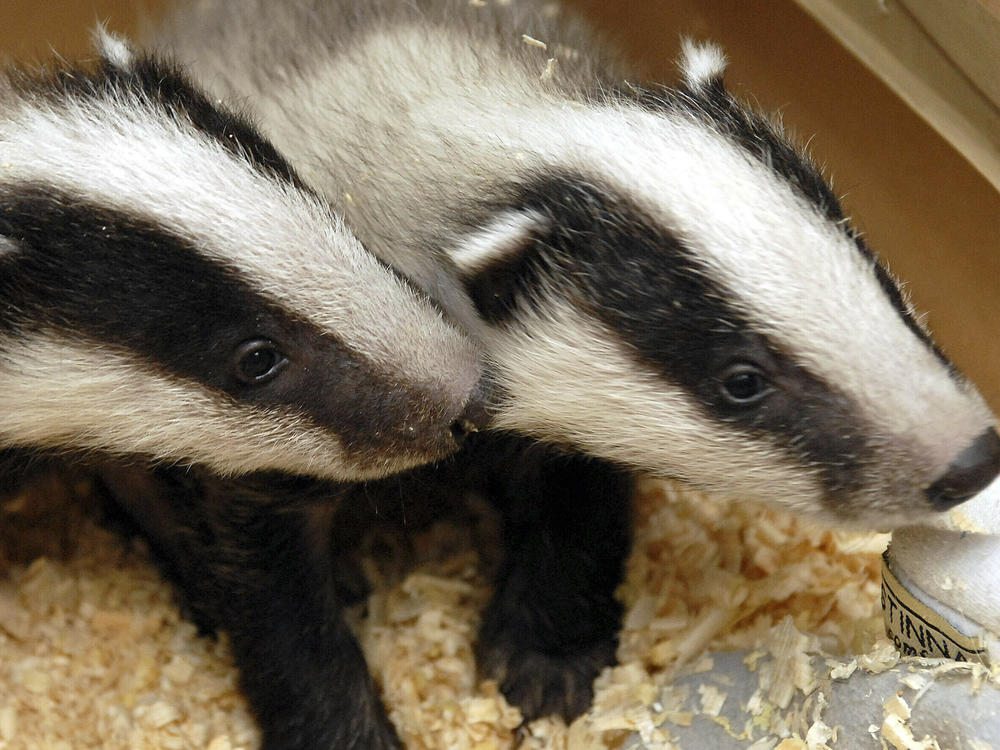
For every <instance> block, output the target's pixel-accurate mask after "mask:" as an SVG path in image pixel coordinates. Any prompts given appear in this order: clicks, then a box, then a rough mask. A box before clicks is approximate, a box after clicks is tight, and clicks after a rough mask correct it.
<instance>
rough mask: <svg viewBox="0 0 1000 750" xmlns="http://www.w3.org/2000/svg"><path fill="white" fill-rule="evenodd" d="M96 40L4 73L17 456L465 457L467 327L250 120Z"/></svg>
mask: <svg viewBox="0 0 1000 750" xmlns="http://www.w3.org/2000/svg"><path fill="white" fill-rule="evenodd" d="M97 36H98V46H99V49H100V54H101V61H100V63H99V64H98V65H97V66H95V67H94V68H93V69H84V68H60V69H57V70H55V71H54V72H49V73H46V74H41V75H37V74H28V73H24V72H18V71H12V72H8V73H6V74H4V75H3V76H2V78H0V302H2V308H0V310H2V311H0V415H2V418H0V448H9V447H12V446H27V447H31V448H41V449H52V448H55V449H59V450H70V451H84V452H87V451H93V450H97V451H101V452H108V453H113V454H141V455H143V456H146V457H150V458H153V459H156V460H162V461H168V462H185V463H187V462H196V463H201V464H204V465H206V466H208V467H210V468H211V469H212V470H213V471H216V472H219V473H222V474H232V473H238V472H246V471H256V470H265V469H266V470H283V471H294V472H300V473H308V474H314V475H319V476H324V477H331V478H337V479H356V478H362V477H372V476H381V475H383V474H386V473H388V472H390V471H393V470H399V469H401V468H405V467H408V466H412V465H414V464H417V463H421V462H423V461H427V460H432V459H435V458H439V457H440V456H443V455H445V454H447V453H449V452H451V451H452V450H454V449H455V448H456V441H455V437H454V435H453V432H454V431H455V429H456V427H455V423H456V420H459V427H458V429H461V424H462V422H461V420H463V419H464V418H465V410H466V408H467V406H468V404H469V403H470V394H471V393H472V390H473V388H474V386H475V383H476V381H477V380H478V374H479V365H478V362H477V355H476V352H475V350H474V348H473V346H472V345H471V344H470V343H469V342H468V340H467V338H466V337H465V336H464V335H462V334H460V333H459V332H458V330H457V329H456V328H455V327H454V326H453V325H451V324H449V323H447V322H445V320H444V319H443V317H442V315H441V313H440V311H439V310H438V308H437V307H436V306H433V305H432V304H431V303H430V302H429V301H428V300H427V298H426V296H425V295H424V294H423V293H422V292H419V291H417V290H416V288H415V287H413V286H411V285H410V284H409V283H407V282H406V281H405V280H404V279H402V278H401V277H400V276H399V275H398V274H396V273H395V272H393V271H391V270H390V269H388V268H387V267H386V266H385V265H384V264H383V263H382V262H381V261H379V260H377V259H376V258H375V257H374V256H373V255H371V254H370V253H368V252H367V251H366V250H365V249H364V248H363V247H362V246H361V244H360V243H359V242H358V240H357V238H356V237H355V236H354V235H352V234H351V233H350V232H349V231H348V230H347V228H346V227H345V226H344V223H343V221H342V219H341V218H340V216H339V215H337V214H336V213H334V212H333V211H332V210H331V208H330V207H329V205H328V203H327V202H326V201H325V200H324V199H321V198H320V197H318V196H317V194H316V193H315V192H313V191H312V190H311V189H310V188H308V187H306V185H305V184H304V183H303V182H302V180H301V179H300V178H299V176H298V174H297V173H296V172H295V171H294V170H293V169H292V168H291V167H290V166H289V164H288V162H286V161H285V160H284V158H283V157H282V156H281V155H280V154H279V153H278V152H277V151H276V150H275V148H274V147H273V146H272V145H271V144H270V143H269V142H268V141H266V140H264V138H262V137H261V136H260V135H259V133H258V132H257V131H256V130H255V129H254V127H252V126H251V125H250V124H249V123H248V121H246V120H245V119H244V118H243V117H241V116H237V115H234V114H232V113H231V112H229V111H227V110H226V109H223V108H221V107H218V106H216V105H215V104H213V103H211V102H210V101H209V100H208V98H207V97H206V96H205V95H204V94H202V93H201V92H200V91H199V90H198V89H197V88H195V87H194V86H192V85H191V84H190V83H189V82H188V81H187V79H186V78H185V77H184V76H183V75H182V74H181V73H180V72H179V70H178V69H177V68H176V67H175V66H174V65H172V64H169V63H167V62H164V61H161V60H158V59H155V58H153V57H145V56H138V55H136V54H134V53H133V51H132V50H131V49H130V47H129V46H128V45H127V44H126V43H125V42H124V41H122V40H121V39H119V38H116V37H114V36H112V35H109V34H107V33H104V32H99V33H98V35H97ZM473 401H474V400H473ZM474 406H475V404H473V407H474Z"/></svg>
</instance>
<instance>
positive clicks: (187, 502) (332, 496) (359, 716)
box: [108, 469, 401, 750]
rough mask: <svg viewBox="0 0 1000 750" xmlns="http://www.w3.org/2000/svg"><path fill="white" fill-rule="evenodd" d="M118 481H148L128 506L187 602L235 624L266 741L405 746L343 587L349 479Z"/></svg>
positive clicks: (302, 748) (200, 616) (383, 748)
mask: <svg viewBox="0 0 1000 750" xmlns="http://www.w3.org/2000/svg"><path fill="white" fill-rule="evenodd" d="M275 481H277V480H275ZM108 484H109V486H111V489H112V491H113V492H115V490H116V489H118V490H121V489H122V488H125V489H126V490H129V488H131V491H134V489H135V487H137V486H141V487H143V491H142V492H141V493H140V494H139V496H138V497H135V496H131V497H128V498H125V499H124V501H125V504H126V505H127V506H128V508H129V510H130V512H131V513H132V514H133V515H134V516H135V517H136V518H137V519H138V520H139V522H140V523H141V524H142V523H143V519H145V520H146V523H145V524H143V525H144V526H145V528H146V530H147V532H148V533H149V534H150V536H151V539H152V543H153V545H154V548H155V549H156V551H157V553H158V554H159V555H160V557H161V558H164V560H163V563H164V564H163V568H164V570H165V572H166V574H167V575H168V576H169V577H170V578H171V579H172V580H173V581H174V582H175V584H177V586H178V587H179V589H180V593H181V596H182V599H183V603H184V605H185V606H186V608H187V609H188V611H189V612H191V613H192V615H193V616H194V617H195V620H196V622H197V623H198V624H199V626H200V627H202V628H203V629H206V628H210V627H216V628H218V629H220V630H224V631H226V632H228V633H229V636H230V640H231V643H232V649H233V653H234V656H235V660H236V666H237V668H238V669H239V672H240V686H241V688H242V690H243V692H244V693H245V695H246V697H247V699H248V701H249V703H250V706H251V708H252V710H253V711H254V713H255V715H256V717H257V719H258V721H259V723H260V727H261V731H262V734H263V748H264V750H392V749H398V748H400V747H401V744H400V742H399V739H398V737H397V735H396V732H395V730H394V729H393V727H392V725H391V723H390V722H389V720H388V717H387V716H386V713H385V709H384V708H383V706H382V703H381V701H380V699H379V696H378V691H377V688H376V686H375V684H374V682H373V680H372V678H371V675H370V674H369V672H368V666H367V664H366V663H365V659H364V655H363V654H362V652H361V648H360V646H359V645H358V643H357V641H356V639H355V638H354V636H353V634H352V633H351V632H350V630H349V629H348V627H347V625H346V623H345V622H344V619H343V617H342V613H341V606H340V603H339V602H338V600H337V596H336V593H335V590H334V579H333V572H332V569H331V558H330V553H329V539H330V520H331V519H332V516H333V512H334V510H335V507H336V501H337V500H338V498H339V489H337V488H333V487H330V486H320V485H315V486H306V485H301V486H299V485H297V484H296V483H292V485H290V486H286V485H282V484H281V483H280V482H278V483H272V484H267V483H259V482H255V483H253V484H249V483H244V482H236V481H226V480H220V479H218V478H214V477H209V476H205V475H194V474H191V473H187V472H185V471H183V470H179V469H178V470H160V471H157V472H156V473H155V474H149V473H147V474H146V477H145V479H140V481H138V482H136V481H134V478H133V480H131V481H129V482H125V483H122V481H121V476H119V477H118V478H117V481H116V480H115V479H114V478H112V479H111V480H110V481H109V482H108ZM116 484H117V487H116V486H115V485H116ZM317 487H320V488H321V489H319V490H317V489H316V488H317ZM115 494H116V495H117V494H118V492H115Z"/></svg>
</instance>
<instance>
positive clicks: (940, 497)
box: [156, 0, 1000, 718]
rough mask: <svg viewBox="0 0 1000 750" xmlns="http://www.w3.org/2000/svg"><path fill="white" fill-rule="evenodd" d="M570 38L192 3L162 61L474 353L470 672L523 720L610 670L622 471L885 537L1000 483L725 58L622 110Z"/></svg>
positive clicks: (598, 61) (256, 2) (989, 443)
mask: <svg viewBox="0 0 1000 750" xmlns="http://www.w3.org/2000/svg"><path fill="white" fill-rule="evenodd" d="M563 16H564V14H563V12H562V11H560V9H559V8H558V7H557V6H556V5H555V4H553V3H547V2H546V3H537V4H535V3H529V2H518V1H517V0H513V1H511V2H499V1H497V2H490V1H489V0H487V2H482V3H480V2H475V3H469V2H466V0H417V1H416V2H402V1H401V0H400V1H392V0H373V2H366V3H355V2H351V1H350V0H284V1H283V2H279V3H265V2H264V1H263V0H250V1H249V2H247V3H243V4H241V5H240V6H239V7H238V9H237V8H234V7H233V5H232V4H228V3H224V2H221V0H195V1H194V2H192V3H191V4H189V5H188V6H186V7H185V8H183V9H182V10H181V11H180V12H179V13H177V14H176V15H175V16H174V18H173V19H172V20H170V21H168V23H167V26H166V27H165V28H164V29H163V30H162V31H161V33H160V35H159V37H158V38H157V40H156V42H157V44H161V45H165V46H167V47H169V48H170V49H171V50H173V51H174V52H176V53H177V54H179V56H180V57H181V58H182V59H184V60H185V61H186V62H188V63H190V64H191V65H192V67H193V70H194V71H195V73H196V75H197V76H198V78H199V80H200V81H201V82H202V83H203V84H204V85H206V86H207V87H209V88H210V89H211V90H213V91H214V92H216V93H217V94H218V95H219V96H221V97H224V98H228V99H232V100H236V101H239V102H241V103H243V104H245V105H247V106H249V107H251V108H252V109H253V111H254V112H256V113H257V115H258V116H259V118H260V122H261V125H262V127H263V128H264V129H265V131H266V132H267V133H268V134H269V136H270V137H272V138H273V139H274V140H275V142H276V143H277V144H279V146H280V147H281V148H282V149H283V150H284V151H285V152H286V153H287V155H288V157H289V159H290V160H291V161H292V163H294V164H295V165H297V167H298V168H299V169H300V170H301V171H302V173H303V174H304V175H306V176H307V178H308V179H309V181H310V182H311V183H312V184H314V185H316V186H317V188H318V189H320V190H321V191H322V192H323V194H324V195H326V196H327V197H328V198H329V199H330V200H331V201H332V202H334V203H335V204H336V205H337V206H338V207H339V208H341V210H342V211H343V212H344V214H345V216H346V218H347V220H348V222H349V223H350V225H351V227H352V229H354V231H356V232H357V234H358V236H359V237H360V238H361V239H362V241H363V242H364V243H365V244H366V246H367V247H369V248H370V249H371V250H372V251H373V252H375V253H376V254H378V255H379V256H380V257H382V258H383V259H385V260H387V261H388V262H390V263H391V264H393V265H394V266H396V267H398V268H400V269H401V270H402V271H403V272H405V273H406V274H407V275H408V276H410V277H411V278H413V279H414V280H416V281H417V282H418V283H419V284H420V285H421V286H422V287H423V288H424V289H426V290H427V291H428V292H429V293H430V294H431V295H432V296H434V297H435V298H436V299H437V300H438V301H439V302H440V303H441V304H442V306H443V307H444V308H445V309H446V310H447V311H448V313H449V315H450V316H451V317H452V318H453V319H454V320H456V321H458V322H460V323H461V324H462V325H463V326H464V327H465V329H466V330H467V331H469V332H470V333H471V334H472V335H473V337H475V338H476V339H478V340H479V341H480V342H481V343H482V345H483V347H484V349H485V352H486V356H487V358H488V368H489V371H490V375H491V378H492V380H493V382H494V386H495V398H494V404H493V407H494V409H495V416H494V421H493V425H494V426H495V427H497V428H499V430H498V431H497V432H495V433H493V434H490V435H485V436H482V437H479V438H478V439H477V440H476V441H474V443H475V444H474V445H472V446H470V447H469V448H468V449H467V451H466V452H465V454H464V459H468V460H470V461H471V460H472V459H473V458H475V459H476V460H484V461H486V462H487V463H488V464H489V465H490V469H489V474H490V477H491V479H490V481H489V482H488V484H489V485H490V486H491V487H492V492H493V495H494V499H496V500H497V502H498V504H499V505H500V507H501V509H502V510H503V511H504V513H505V535H506V538H507V544H508V546H509V547H510V548H511V550H510V555H509V557H508V560H507V562H506V563H505V565H504V567H503V569H502V570H501V573H500V579H499V581H498V583H497V589H496V594H495V597H494V600H493V602H492V604H491V605H490V608H489V609H488V610H487V612H486V614H485V615H484V623H483V629H482V632H481V634H480V645H479V648H480V654H479V655H480V659H481V662H482V664H483V665H484V666H485V667H486V669H487V670H488V671H490V672H492V673H493V674H495V675H497V676H498V677H499V678H500V680H501V686H502V688H503V690H504V692H505V693H506V694H507V696H508V697H509V698H510V699H511V700H512V701H513V702H515V703H517V704H519V705H520V706H521V707H522V710H523V711H524V713H525V716H527V717H529V718H530V717H533V716H537V715H540V714H543V713H548V712H552V711H555V712H559V713H562V714H563V715H565V716H567V718H571V717H572V716H574V715H575V714H576V713H578V712H579V711H580V710H582V709H583V708H584V707H585V706H586V704H587V702H588V700H589V695H590V693H589V682H590V680H591V679H592V678H593V676H594V675H596V673H597V671H598V670H599V669H600V667H601V666H602V665H603V664H606V663H609V661H610V660H611V659H612V658H613V657H612V654H613V651H614V642H615V641H614V638H615V635H614V633H615V628H616V625H615V624H614V623H615V621H616V616H617V613H618V611H619V609H618V605H617V604H616V603H615V601H614V598H613V591H614V587H615V584H616V582H617V581H618V580H619V579H618V576H620V571H621V566H622V560H623V559H624V555H625V552H626V551H627V546H628V533H627V524H625V523H624V522H623V521H622V518H623V517H626V516H627V509H628V505H627V501H625V500H624V499H623V498H624V497H625V496H626V495H627V493H628V489H629V486H630V481H629V476H630V472H631V471H634V470H639V471H643V472H647V473H652V474H656V475H661V476H671V477H677V478H680V479H683V480H685V481H687V482H690V483H692V484H694V485H697V486H699V487H702V488H704V489H707V490H709V491H713V492H716V493H720V494H725V495H730V496H733V497H737V498H756V499H759V500H763V501H765V502H769V503H776V504H779V505H782V506H785V507H788V508H791V509H793V510H797V511H802V512H807V513H812V514H814V515H818V516H820V517H822V518H825V519H827V520H831V521H835V522H839V523H846V524H851V525H854V526H867V527H880V528H885V527H891V526H893V525H896V524H901V523H912V522H917V521H919V520H920V519H921V518H924V517H927V516H928V515H930V514H932V513H935V512H939V511H942V510H945V509H947V508H949V507H951V506H952V505H954V504H955V503H958V502H961V501H962V500H964V499H966V498H968V497H970V496H971V495H973V494H974V493H975V492H977V491H978V490H979V489H981V488H982V487H984V486H985V485H986V484H987V483H988V482H989V481H990V480H991V479H992V478H993V477H994V476H995V475H996V474H997V472H998V469H1000V438H998V436H997V433H996V431H995V429H994V417H993V415H992V414H991V412H990V410H989V408H988V407H987V406H986V404H985V403H984V401H983V399H982V398H981V397H980V395H979V394H978V393H977V392H976V390H975V388H974V387H973V386H972V385H971V384H970V383H968V382H967V381H966V380H965V379H964V378H963V377H962V375H961V374H960V373H958V372H957V371H956V369H955V368H954V366H953V365H952V364H951V363H950V362H949V361H948V360H947V359H946V357H945V356H944V355H943V354H942V352H941V351H940V350H939V349H938V348H937V347H936V346H935V345H934V343H933V342H932V340H931V339H930V337H929V335H928V333H927V332H926V331H925V329H924V328H923V327H922V325H921V323H920V321H919V319H918V318H917V317H916V316H915V314H914V312H913V310H912V309H911V307H910V305H909V303H908V302H907V301H906V299H905V297H904V295H903V294H902V293H901V291H900V289H899V287H898V286H897V284H896V282H895V281H894V280H893V279H892V277H891V276H890V275H889V274H888V272H887V271H886V270H885V269H884V268H883V267H882V266H881V265H880V264H879V263H878V262H877V260H876V258H875V256H874V254H873V252H872V251H871V250H870V249H869V248H868V247H867V246H866V244H865V242H864V241H863V239H862V238H861V237H860V236H859V235H858V233H857V232H856V231H855V230H854V229H853V228H852V227H851V224H850V222H849V220H848V219H847V217H845V215H844V213H843V211H842V209H841V207H840V205H839V202H838V200H837V198H836V196H835V194H834V193H833V192H832V190H831V188H830V186H829V185H828V183H827V182H826V181H825V180H824V178H823V177H822V175H821V174H820V173H819V172H818V170H817V169H816V168H815V167H814V166H813V165H812V163H811V162H810V161H809V159H808V158H807V157H806V156H805V155H804V154H803V153H801V152H800V151H799V150H798V149H797V148H795V147H794V146H793V145H790V143H789V142H788V140H787V139H786V137H785V136H784V135H783V133H782V132H781V129H780V127H778V126H777V125H776V124H775V123H773V122H772V121H770V120H769V119H767V118H766V117H763V116H761V115H759V114H758V113H756V112H754V111H752V110H751V109H749V108H747V107H745V106H743V105H741V104H740V103H739V102H737V101H736V100H735V99H734V98H733V97H732V96H731V95H730V94H729V93H728V92H727V91H726V89H725V88H724V86H723V81H722V74H723V69H724V65H725V59H724V56H723V55H722V53H721V52H720V51H719V50H717V49H716V48H714V47H712V46H706V45H702V46H699V45H695V44H691V43H688V44H686V45H685V48H684V53H683V55H682V59H681V61H680V68H681V81H680V83H679V85H678V86H677V87H676V88H673V89H670V88H665V87H662V86H641V85H638V84H636V82H635V81H634V80H631V79H630V78H629V75H628V73H627V71H625V70H624V67H623V66H622V65H621V64H620V63H619V62H617V61H616V59H615V57H614V55H613V54H611V53H609V52H607V51H606V50H605V49H604V47H603V46H602V45H601V44H600V43H598V42H597V41H596V40H595V39H594V36H593V34H592V33H591V32H589V31H588V30H587V29H586V28H585V27H584V26H583V25H582V24H580V23H578V22H577V21H575V20H573V19H566V18H564V17H563ZM501 432H512V433H517V434H520V435H522V436H527V439H524V438H520V437H517V438H512V439H511V440H510V441H508V440H506V439H505V438H503V437H500V434H501ZM535 441H538V442H535ZM511 445H513V446H515V448H516V450H515V452H518V453H519V454H520V455H521V457H522V459H523V460H524V462H525V464H524V466H525V467H526V468H524V467H522V469H521V473H520V474H518V473H517V471H515V470H514V469H513V468H512V467H510V466H507V467H506V469H504V468H503V467H502V465H503V460H504V459H505V458H507V457H508V453H509V452H508V448H510V447H511ZM547 445H551V446H559V448H558V449H549V448H546V447H545V446H547ZM525 446H527V447H525ZM462 460H463V455H460V458H459V463H457V464H456V467H457V468H456V471H457V472H458V473H459V474H461V473H462V466H463V465H462V463H461V461H462ZM418 472H419V470H418ZM419 473H420V474H421V475H423V474H425V473H426V472H419ZM553 477H562V478H564V479H566V480H567V482H568V486H569V487H571V488H572V490H569V489H564V488H561V485H560V483H559V482H556V481H553V479H552V478H553ZM579 477H590V478H591V479H592V481H590V482H583V481H582V480H581V481H579V482H578V481H574V479H578V478H579ZM505 478H506V483H504V482H503V481H501V480H504V479H505ZM497 482H500V485H501V486H500V489H497V487H498V484H497ZM512 487H513V488H514V489H512ZM588 488H590V489H588ZM574 493H576V494H574ZM518 497H519V498H520V500H518ZM567 519H572V521H571V522H570V521H568V520H567ZM586 519H589V520H590V521H591V522H592V524H588V522H587V520H586ZM602 524H603V525H602ZM588 528H604V529H607V530H608V533H607V534H606V535H602V534H594V533H590V534H587V533H585V530H586V529H588ZM571 529H572V531H571ZM541 569H545V570H551V571H553V573H552V575H551V576H539V575H538V571H539V570H541ZM609 613H610V614H609Z"/></svg>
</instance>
